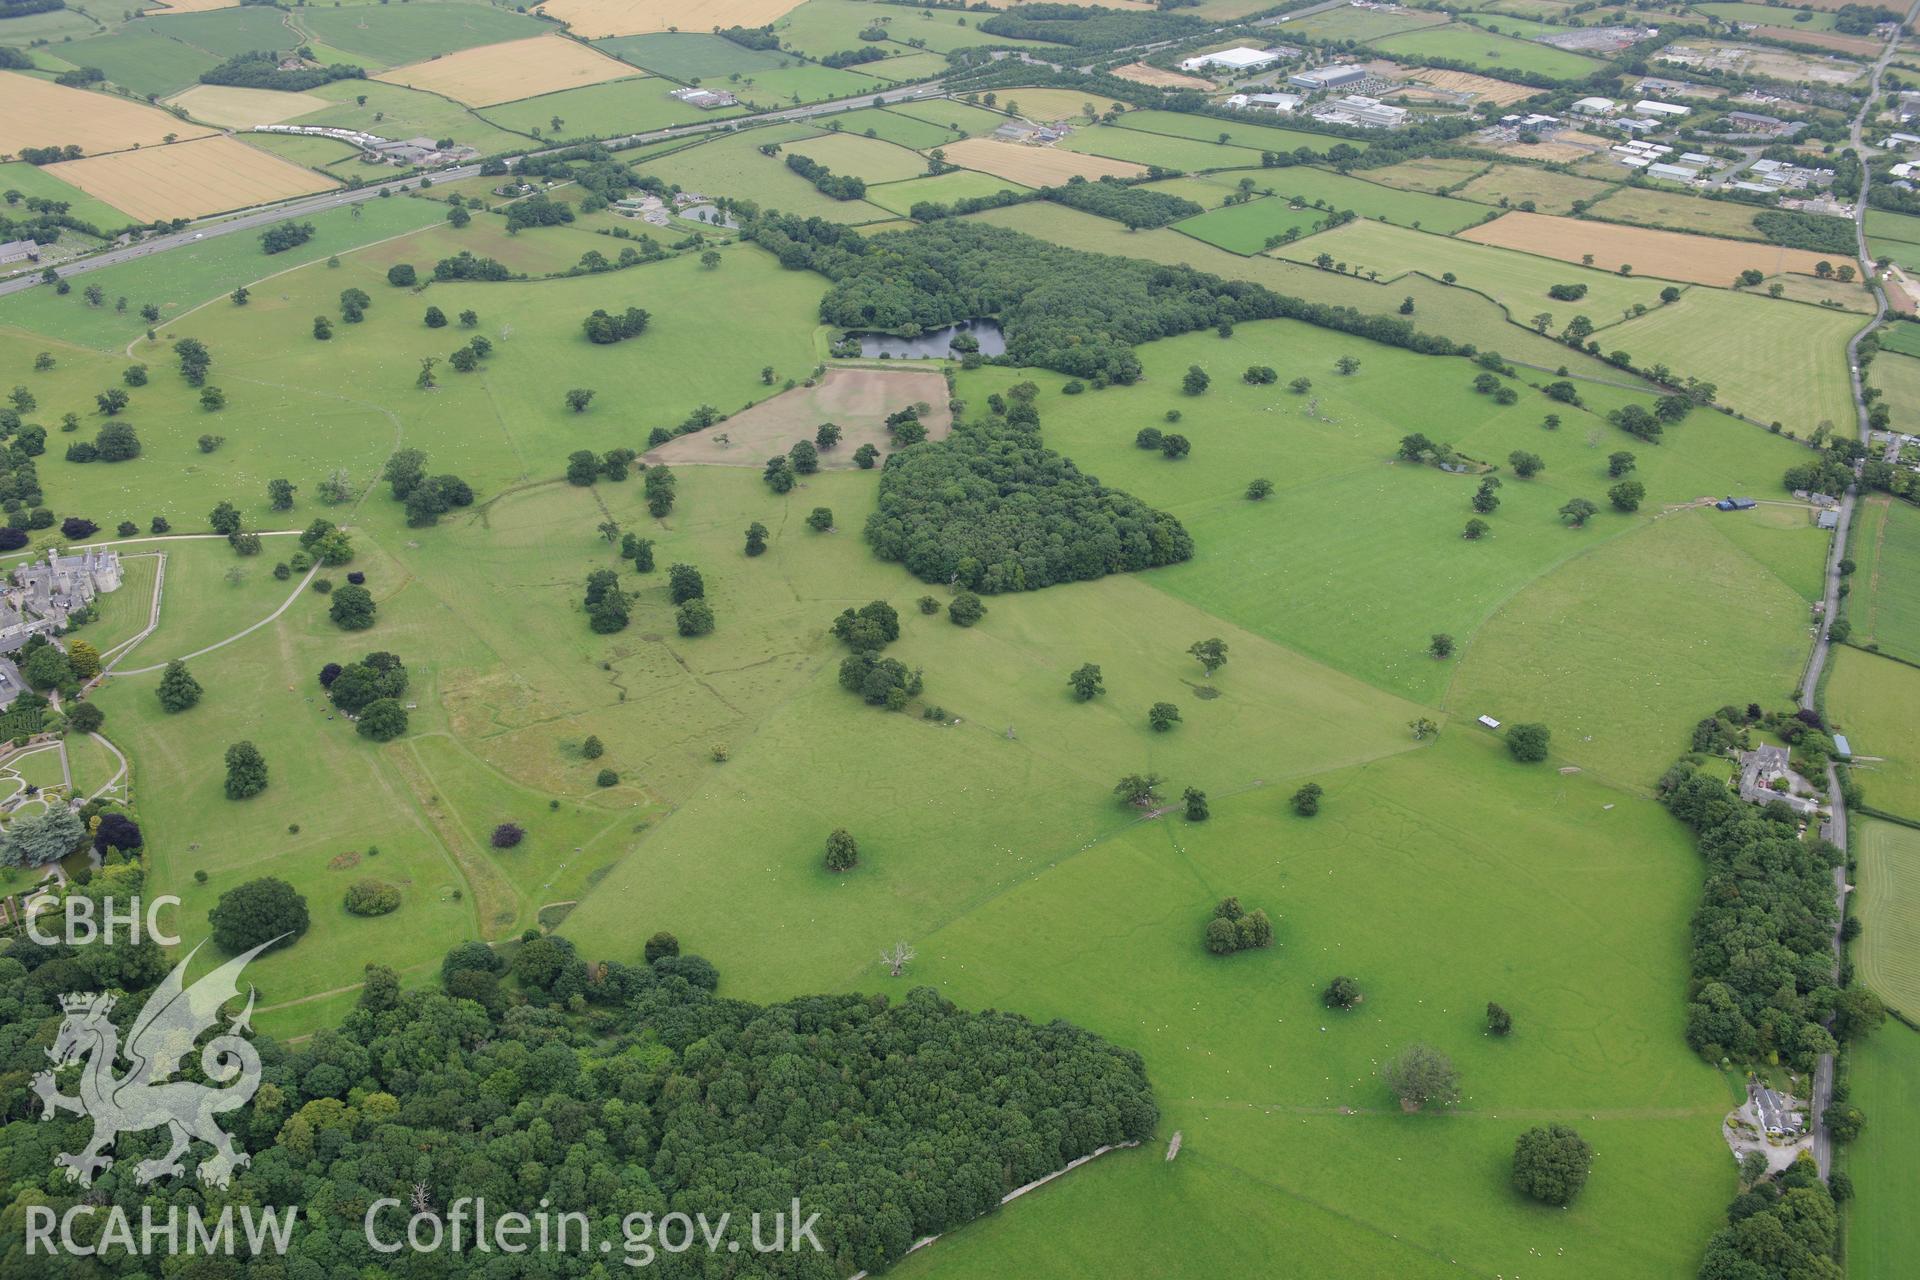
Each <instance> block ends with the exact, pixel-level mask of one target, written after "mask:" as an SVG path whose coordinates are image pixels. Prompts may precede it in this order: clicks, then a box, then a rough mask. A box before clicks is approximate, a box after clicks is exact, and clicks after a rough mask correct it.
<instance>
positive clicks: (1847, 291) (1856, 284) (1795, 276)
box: [1758, 271, 1875, 313]
mask: <svg viewBox="0 0 1920 1280" xmlns="http://www.w3.org/2000/svg"><path fill="white" fill-rule="evenodd" d="M1775 285H1779V286H1780V288H1781V296H1783V297H1787V298H1792V299H1793V300H1794V301H1795V302H1811V303H1813V304H1814V305H1815V306H1819V305H1821V304H1822V303H1838V304H1839V306H1840V307H1841V309H1843V310H1846V311H1861V312H1868V313H1871V312H1872V311H1873V308H1874V305H1875V304H1874V299H1873V293H1872V291H1871V290H1869V289H1868V288H1867V286H1866V285H1864V284H1862V283H1861V282H1860V281H1859V280H1854V281H1853V282H1851V283H1846V282H1843V281H1840V280H1832V279H1829V280H1822V279H1820V278H1819V277H1817V276H1803V275H1801V274H1799V273H1798V272H1794V271H1789V272H1787V273H1785V274H1783V275H1777V276H1768V277H1767V280H1766V283H1765V284H1763V285H1761V286H1760V288H1759V290H1758V292H1761V293H1768V292H1770V291H1771V290H1772V289H1773V286H1775Z"/></svg>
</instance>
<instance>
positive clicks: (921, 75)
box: [860, 50, 948, 84]
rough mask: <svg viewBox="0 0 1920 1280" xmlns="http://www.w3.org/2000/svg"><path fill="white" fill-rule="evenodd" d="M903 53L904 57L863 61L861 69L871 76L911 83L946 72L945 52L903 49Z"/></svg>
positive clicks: (929, 78) (895, 81)
mask: <svg viewBox="0 0 1920 1280" xmlns="http://www.w3.org/2000/svg"><path fill="white" fill-rule="evenodd" d="M902 53H903V55H904V56H902V57H898V58H888V59H886V60H885V61H882V62H866V63H862V64H861V66H860V69H861V70H862V71H864V72H866V73H867V74H868V75H870V76H878V77H879V78H880V79H882V80H891V81H892V82H893V83H895V84H911V83H912V82H913V81H916V80H931V79H933V78H934V77H935V76H938V75H944V74H946V71H947V66H948V63H947V58H946V55H945V54H941V53H914V52H912V51H911V50H903V51H902Z"/></svg>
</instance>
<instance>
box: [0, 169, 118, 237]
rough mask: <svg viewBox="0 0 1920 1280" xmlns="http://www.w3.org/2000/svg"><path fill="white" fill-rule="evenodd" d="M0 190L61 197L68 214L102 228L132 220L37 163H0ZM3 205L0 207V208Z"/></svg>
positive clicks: (26, 194) (103, 229) (23, 209)
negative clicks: (65, 203)
mask: <svg viewBox="0 0 1920 1280" xmlns="http://www.w3.org/2000/svg"><path fill="white" fill-rule="evenodd" d="M0 191H18V192H19V193H20V194H21V195H23V196H37V197H39V198H40V199H42V200H64V201H66V202H67V203H68V204H69V205H71V206H73V207H72V208H71V209H69V210H68V212H69V213H71V214H72V215H73V216H74V217H76V218H78V219H80V220H81V221H82V222H91V223H92V224H93V225H94V226H96V227H99V228H100V229H101V230H102V231H111V230H113V229H114V228H116V227H124V226H127V225H129V224H130V223H132V221H133V219H132V218H130V217H128V216H127V215H126V214H125V213H122V212H121V211H120V210H118V209H116V208H114V207H113V206H112V205H110V204H108V203H107V202H106V201H104V200H101V199H99V198H98V197H95V196H90V195H88V194H87V193H86V192H84V191H82V190H81V189H80V188H78V187H76V186H73V185H72V184H70V183H66V182H62V181H61V180H60V179H58V178H56V177H54V176H53V175H52V174H50V173H48V172H47V171H46V170H45V169H42V168H41V167H40V166H39V165H33V164H28V163H27V162H26V161H24V160H15V161H12V162H10V163H7V164H0ZM4 208H5V206H0V210H3V209H4ZM20 212H22V213H24V212H26V209H25V206H22V207H21V209H20Z"/></svg>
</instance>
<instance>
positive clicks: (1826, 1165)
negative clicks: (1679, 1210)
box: [1799, 0, 1920, 1178]
mask: <svg viewBox="0 0 1920 1280" xmlns="http://www.w3.org/2000/svg"><path fill="white" fill-rule="evenodd" d="M1916 14H1920V0H1913V2H1912V3H1911V4H1909V5H1908V6H1907V11H1906V18H1905V19H1904V20H1903V21H1902V22H1901V30H1902V31H1905V30H1906V29H1907V28H1908V27H1909V26H1910V25H1911V24H1912V22H1913V20H1914V17H1915V15H1916ZM1899 48H1900V43H1899V40H1898V39H1895V40H1891V41H1889V42H1888V43H1887V46H1886V47H1885V48H1884V49H1882V50H1881V52H1880V57H1879V58H1878V59H1876V60H1875V62H1874V64H1873V74H1872V76H1871V77H1870V78H1869V79H1868V82H1867V95H1866V98H1865V99H1864V100H1863V101H1862V102H1861V104H1860V110H1859V111H1858V112H1857V113H1856V114H1855V115H1854V117H1853V122H1852V124H1851V126H1850V128H1849V142H1850V144H1851V146H1852V149H1853V152H1854V154H1855V156H1857V157H1858V158H1859V161H1860V193H1859V195H1858V196H1857V197H1855V200H1854V208H1853V234H1854V241H1855V244H1854V248H1855V253H1856V256H1857V257H1858V259H1859V262H1860V270H1861V273H1862V276H1861V278H1862V279H1864V280H1866V281H1867V282H1868V285H1869V287H1870V288H1871V289H1872V290H1873V301H1874V312H1873V315H1872V317H1871V318H1870V319H1868V321H1867V323H1866V324H1865V325H1863V326H1862V327H1861V329H1860V331H1859V332H1858V333H1856V334H1854V335H1853V337H1852V338H1850V339H1848V341H1847V365H1848V377H1849V378H1851V380H1852V385H1853V407H1854V412H1855V414H1856V415H1857V418H1858V421H1857V426H1858V429H1859V432H1860V440H1861V443H1863V444H1864V443H1865V442H1866V440H1867V436H1868V432H1869V429H1870V428H1869V426H1868V416H1867V397H1866V392H1865V386H1864V383H1863V382H1862V380H1861V377H1860V343H1861V342H1862V341H1863V340H1864V339H1865V338H1866V337H1867V336H1868V335H1869V334H1871V333H1872V332H1873V331H1874V330H1875V329H1878V328H1879V327H1880V326H1881V325H1883V324H1885V323H1886V320H1887V292H1886V287H1885V285H1884V284H1883V283H1882V281H1881V280H1880V279H1879V278H1878V277H1877V276H1876V275H1875V274H1874V270H1873V252H1872V250H1871V249H1870V248H1869V247H1868V245H1867V193H1868V191H1869V190H1870V189H1871V187H1872V184H1873V175H1872V173H1871V172H1870V171H1869V169H1868V167H1867V154H1866V139H1865V136H1864V134H1865V129H1866V121H1867V113H1868V112H1870V111H1872V110H1873V107H1874V104H1875V103H1876V102H1878V101H1879V100H1880V78H1881V76H1882V75H1883V74H1885V72H1886V69H1887V64H1889V63H1890V62H1892V61H1893V55H1894V54H1895V53H1896V52H1898V51H1899ZM1859 474H1860V465H1859V464H1858V463H1856V464H1855V465H1854V475H1855V476H1856V477H1857V476H1858V475H1859ZM1859 491H1860V486H1859V484H1858V482H1857V481H1856V483H1854V484H1852V485H1849V486H1848V487H1847V491H1846V492H1845V493H1844V494H1842V495H1841V497H1840V524H1839V527H1838V528H1836V529H1835V530H1834V534H1833V550H1832V553H1831V555H1830V556H1829V557H1828V559H1827V590H1826V612H1825V614H1824V616H1823V617H1822V619H1821V623H1820V631H1819V633H1818V635H1817V636H1816V637H1815V639H1814V642H1813V652H1812V653H1811V654H1810V655H1808V658H1807V672H1806V677H1805V679H1803V680H1802V681H1801V684H1800V697H1799V702H1800V705H1801V706H1802V707H1811V706H1815V705H1816V704H1817V702H1818V700H1819V697H1820V676H1821V673H1822V672H1823V671H1825V669H1826V665H1827V657H1828V655H1829V654H1830V653H1831V652H1832V646H1833V641H1832V640H1831V638H1830V637H1829V635H1828V628H1829V627H1831V626H1832V623H1833V618H1834V615H1835V612H1836V611H1837V610H1838V608H1839V604H1840V578H1841V574H1840V562H1841V560H1842V559H1844V558H1845V557H1846V551H1847V532H1848V530H1849V529H1850V528H1851V527H1852V524H1853V510H1854V505H1855V503H1856V502H1857V501H1858V497H1859ZM1827 807H1828V808H1829V809H1830V810H1831V811H1832V813H1833V835H1834V837H1835V839H1834V843H1835V844H1837V845H1839V846H1840V848H1841V849H1842V850H1844V849H1846V848H1847V847H1848V846H1847V798H1846V795H1845V794H1844V793H1843V792H1842V791H1841V789H1840V772H1839V770H1838V769H1837V768H1836V767H1835V766H1834V765H1832V764H1828V765H1827ZM1833 897H1834V905H1835V907H1836V908H1837V910H1836V911H1835V913H1834V930H1833V971H1834V974H1835V975H1836V977H1837V976H1838V974H1839V972H1840V967H1841V964H1842V961H1843V957H1844V955H1845V944H1844V943H1843V941H1842V939H1841V936H1840V928H1841V926H1842V925H1843V924H1844V923H1845V921H1846V913H1847V869H1846V863H1845V861H1844V860H1842V862H1841V865H1839V866H1837V867H1835V868H1834V869H1833ZM1833 1068H1834V1062H1833V1055H1832V1054H1830V1053H1829V1054H1822V1055H1821V1057H1820V1061H1819V1062H1818V1063H1817V1064H1816V1065H1815V1067H1814V1072H1813V1108H1812V1109H1813V1158H1814V1162H1815V1163H1816V1164H1817V1165H1818V1166H1819V1168H1820V1176H1821V1177H1823V1178H1824V1177H1827V1176H1828V1175H1829V1174H1830V1173H1831V1172H1832V1169H1833V1136H1832V1135H1831V1134H1830V1133H1828V1132H1827V1122H1826V1114H1827V1107H1828V1105H1829V1104H1830V1103H1832V1101H1833Z"/></svg>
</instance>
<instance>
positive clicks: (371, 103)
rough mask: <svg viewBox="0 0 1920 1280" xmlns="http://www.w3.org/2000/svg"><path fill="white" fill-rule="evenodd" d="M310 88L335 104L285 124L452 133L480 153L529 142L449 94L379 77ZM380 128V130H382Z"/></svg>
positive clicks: (405, 133)
mask: <svg viewBox="0 0 1920 1280" xmlns="http://www.w3.org/2000/svg"><path fill="white" fill-rule="evenodd" d="M460 7H461V8H466V7H468V6H464V5H463V6H460ZM312 92H313V94H314V96H315V97H318V98H326V99H327V100H329V101H331V102H335V103H338V104H339V105H338V106H333V107H328V108H326V109H325V110H322V111H312V112H309V113H307V114H306V115H304V116H296V117H294V118H293V119H292V120H288V121H286V123H287V124H311V125H325V126H328V127H330V128H334V129H360V130H364V131H366V132H369V133H380V136H382V137H388V136H394V135H397V136H399V137H403V138H412V137H426V138H452V139H453V140H454V141H455V142H462V143H465V144H466V145H467V146H470V147H477V148H478V149H479V150H480V152H481V154H483V155H487V154H491V153H493V152H496V151H514V150H519V149H522V148H524V147H525V146H526V145H527V143H528V142H529V141H530V139H529V138H528V137H527V136H526V135H525V134H520V133H509V132H507V131H506V130H504V129H501V128H499V127H498V126H496V125H494V124H491V123H490V122H488V121H486V120H484V119H482V118H481V117H480V116H478V115H476V114H474V113H473V112H471V111H469V110H467V109H466V108H465V107H463V106H461V105H460V104H459V103H457V102H454V101H453V100H452V99H450V98H442V97H441V96H439V95H438V94H434V93H427V92H424V91H423V90H419V89H403V88H401V87H400V86H399V85H397V84H388V83H386V82H385V81H383V80H335V81H334V82H333V83H332V84H323V85H321V86H320V87H319V88H317V89H314V90H313V91H312ZM362 97H365V98H366V100H367V101H366V104H365V105H364V106H363V105H361V104H360V102H359V101H358V100H359V99H360V98H362ZM548 114H552V113H551V112H549V113H548ZM383 129H384V130H385V132H384V133H381V130H383Z"/></svg>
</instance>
